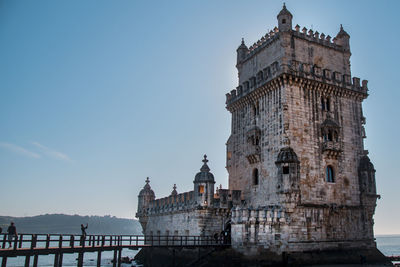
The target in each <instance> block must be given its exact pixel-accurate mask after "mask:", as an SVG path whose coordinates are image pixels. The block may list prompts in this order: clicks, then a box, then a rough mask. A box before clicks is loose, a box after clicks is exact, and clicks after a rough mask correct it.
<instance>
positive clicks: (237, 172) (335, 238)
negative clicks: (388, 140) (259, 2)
mask: <svg viewBox="0 0 400 267" xmlns="http://www.w3.org/2000/svg"><path fill="white" fill-rule="evenodd" d="M277 18H278V28H276V27H275V28H274V30H273V31H271V32H269V33H267V34H266V35H265V36H264V37H262V38H261V39H260V40H259V41H258V42H256V43H255V44H254V45H252V46H251V47H250V48H248V47H247V46H246V45H245V43H244V41H242V43H241V45H240V46H239V48H238V49H237V69H238V74H239V85H238V87H237V88H236V89H234V90H232V91H231V92H230V93H228V94H226V107H227V109H228V111H230V112H231V114H232V124H231V125H232V127H231V135H230V137H229V139H228V141H227V163H226V168H227V170H228V173H229V189H228V190H226V189H224V190H222V189H219V190H218V191H217V192H216V194H215V195H214V183H215V182H214V176H213V175H212V174H211V173H209V168H208V166H207V160H206V158H205V159H204V165H203V167H202V168H201V172H200V173H198V174H197V175H196V178H195V181H194V191H191V192H187V193H184V194H173V195H171V196H169V197H167V198H163V199H156V200H154V199H150V198H148V200H147V202H146V200H143V199H142V200H139V207H138V214H137V215H138V217H139V218H140V220H141V222H142V221H143V223H142V225H143V229H144V233H145V234H147V235H157V234H158V235H165V234H168V235H172V234H177V235H188V234H190V235H213V234H214V233H219V232H220V231H221V230H224V229H227V227H231V229H232V231H231V238H232V247H233V249H234V250H235V251H236V252H237V253H242V254H243V255H244V256H246V257H253V256H256V255H260V253H261V251H263V253H264V252H265V251H268V253H273V254H276V255H286V256H287V255H289V254H290V255H299V254H296V253H300V252H305V251H308V252H310V253H314V254H313V256H312V257H304V259H308V260H305V262H307V261H309V262H313V261H312V259H313V258H314V257H316V256H315V251H326V252H329V251H336V252H337V251H342V250H343V251H344V250H348V251H353V252H354V253H358V252H359V251H364V252H365V253H367V252H368V251H369V252H370V253H372V254H374V253H375V252H376V253H375V254H374V255H378V256H376V259H378V258H380V256H379V255H380V254H379V253H378V252H377V250H376V244H375V241H374V235H373V224H374V222H373V215H374V212H375V206H376V200H377V198H378V197H379V195H377V194H376V187H375V170H374V167H373V164H372V163H371V162H370V160H369V158H368V156H367V154H368V152H367V151H365V150H364V144H363V138H365V129H364V126H363V125H364V124H365V118H364V116H363V113H362V101H363V100H364V99H365V98H366V97H367V96H368V88H367V81H365V80H364V81H362V83H361V84H360V79H359V78H357V77H353V78H351V70H350V56H351V52H350V43H349V38H350V36H349V35H348V34H347V33H346V32H345V31H344V29H343V27H341V28H340V31H339V33H338V34H337V35H336V37H335V38H334V39H333V40H331V37H330V36H329V35H328V36H325V34H323V33H322V34H320V33H318V32H313V31H312V30H309V31H308V32H307V29H306V28H303V30H302V31H300V26H298V25H297V26H296V27H295V29H294V30H293V29H292V15H291V14H290V12H289V11H288V10H287V9H286V7H284V8H283V10H282V11H281V12H280V13H279V15H278V17H277ZM140 197H141V196H139V199H140ZM357 251H358V252H357ZM336 252H334V253H333V254H332V255H335V253H336ZM324 253H325V252H324ZM354 253H353V254H351V253H350V254H351V255H352V256H351V257H350V256H349V257H343V258H341V259H342V260H343V261H345V259H346V258H347V259H348V260H349V262H356V261H357V259H356V258H357V257H359V255H356V256H355V254H354ZM307 255H308V254H307ZM309 255H311V254H309ZM321 255H322V254H321ZM293 257H294V256H293ZM300 258H301V257H300ZM316 258H318V257H316ZM381 259H382V257H381ZM296 261H299V259H297V260H296ZM303 263H304V262H303Z"/></svg>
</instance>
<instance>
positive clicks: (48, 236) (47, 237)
mask: <svg viewBox="0 0 400 267" xmlns="http://www.w3.org/2000/svg"><path fill="white" fill-rule="evenodd" d="M49 246H50V235H46V248H49Z"/></svg>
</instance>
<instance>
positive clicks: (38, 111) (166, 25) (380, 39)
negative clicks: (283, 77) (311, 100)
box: [0, 0, 400, 234]
mask: <svg viewBox="0 0 400 267" xmlns="http://www.w3.org/2000/svg"><path fill="white" fill-rule="evenodd" d="M286 5H287V7H288V9H289V10H290V11H291V12H292V14H293V15H294V18H293V20H294V24H293V25H296V24H299V25H300V26H301V27H303V26H305V27H307V28H311V27H312V28H313V29H314V30H318V31H319V32H320V33H321V32H324V33H325V34H326V35H327V34H329V35H331V36H334V35H336V33H337V32H338V30H339V25H340V23H342V24H343V26H344V28H345V30H346V31H347V32H348V33H349V34H350V35H351V40H350V41H351V50H352V53H353V55H352V62H351V63H352V73H353V75H354V76H358V77H360V78H361V79H368V80H369V88H370V97H369V98H368V99H367V100H366V101H365V102H364V113H365V116H366V118H367V125H366V130H367V136H368V138H367V140H366V147H367V149H369V151H370V157H371V159H372V160H373V162H374V164H375V167H376V169H377V173H376V174H377V188H378V191H379V193H380V194H382V199H381V200H379V201H378V206H377V211H376V215H375V221H376V223H375V231H376V233H377V234H386V233H398V234H400V229H399V228H398V227H397V226H398V222H399V221H400V208H399V206H398V203H399V202H400V197H399V195H400V194H399V188H400V181H399V179H400V177H399V175H398V172H397V171H396V170H397V167H399V166H400V161H399V157H398V151H400V147H399V142H398V132H399V131H400V127H399V117H398V115H399V111H398V107H399V104H398V103H399V99H400V94H399V91H400V90H399V86H398V85H397V84H398V81H397V77H398V71H399V67H398V66H399V65H398V64H399V62H400V61H399V59H400V58H399V57H400V56H399V52H398V46H399V43H400V37H399V34H398V33H399V29H400V22H399V20H398V10H400V2H399V1H379V2H378V1H311V0H310V1H286ZM281 8H282V1H265V0H262V1H246V2H244V1H241V0H240V1H239V0H237V1H222V0H221V1H159V2H156V1H130V0H129V1H125V0H119V1H110V0H85V1H78V0H71V1H51V0H36V1H19V0H9V1H7V0H2V1H0V187H1V191H0V215H11V216H24V215H37V214H43V213H67V214H81V215H105V214H110V215H114V216H118V217H126V218H133V217H134V214H135V211H136V204H137V195H138V192H139V190H140V189H141V188H142V187H143V185H144V180H145V178H146V177H147V176H149V177H150V179H151V186H152V188H153V189H154V191H155V193H156V196H157V197H162V196H166V195H168V194H169V193H170V192H171V190H172V186H173V184H174V183H176V184H177V185H178V191H179V192H182V191H189V190H192V188H193V183H192V181H193V178H194V175H195V174H196V172H198V170H199V168H200V167H201V164H202V162H201V159H202V156H203V154H204V153H207V155H208V156H209V160H210V162H209V166H210V168H211V169H212V172H213V173H214V175H215V177H216V181H217V185H219V184H220V183H221V184H222V185H223V186H224V187H226V186H227V184H228V183H227V172H226V170H225V142H226V140H227V138H228V136H229V132H230V115H229V112H228V111H226V110H225V104H224V103H225V93H226V92H228V91H229V90H231V89H233V88H234V87H236V85H237V72H236V69H235V63H236V62H235V61H236V48H237V47H238V45H239V44H240V40H241V38H242V37H244V38H245V40H246V41H247V44H252V43H253V42H255V41H257V40H258V39H259V38H260V37H261V36H262V35H264V34H265V33H266V32H267V31H268V30H270V29H272V28H273V27H274V26H276V24H277V22H276V15H277V14H278V12H279V11H280V10H281Z"/></svg>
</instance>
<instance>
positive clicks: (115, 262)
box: [113, 249, 117, 267]
mask: <svg viewBox="0 0 400 267" xmlns="http://www.w3.org/2000/svg"><path fill="white" fill-rule="evenodd" d="M113 267H117V249H114V258H113Z"/></svg>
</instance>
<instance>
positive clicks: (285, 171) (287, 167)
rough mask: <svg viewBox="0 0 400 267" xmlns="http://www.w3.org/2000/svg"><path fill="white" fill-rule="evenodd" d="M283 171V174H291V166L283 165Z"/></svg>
mask: <svg viewBox="0 0 400 267" xmlns="http://www.w3.org/2000/svg"><path fill="white" fill-rule="evenodd" d="M282 173H283V174H289V166H283V168H282Z"/></svg>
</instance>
